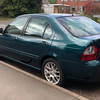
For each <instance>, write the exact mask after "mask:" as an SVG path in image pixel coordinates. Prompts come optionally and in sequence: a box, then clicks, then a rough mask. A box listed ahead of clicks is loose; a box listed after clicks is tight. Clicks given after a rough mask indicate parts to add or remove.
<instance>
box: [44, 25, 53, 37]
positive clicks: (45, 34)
mask: <svg viewBox="0 0 100 100" xmlns="http://www.w3.org/2000/svg"><path fill="white" fill-rule="evenodd" d="M51 35H52V29H51V27H50V25H48V26H47V28H46V30H45V32H44V36H43V38H45V39H50V37H51Z"/></svg>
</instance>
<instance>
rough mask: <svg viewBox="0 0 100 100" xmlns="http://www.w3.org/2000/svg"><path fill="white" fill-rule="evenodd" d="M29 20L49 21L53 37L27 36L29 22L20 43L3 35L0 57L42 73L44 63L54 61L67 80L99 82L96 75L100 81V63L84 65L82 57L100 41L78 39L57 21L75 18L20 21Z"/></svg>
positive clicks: (18, 40)
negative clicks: (47, 60)
mask: <svg viewBox="0 0 100 100" xmlns="http://www.w3.org/2000/svg"><path fill="white" fill-rule="evenodd" d="M25 16H29V17H30V18H31V17H38V18H43V19H45V20H46V21H47V22H48V23H49V25H50V26H51V28H52V31H53V34H52V37H51V38H50V39H44V38H38V37H29V36H24V32H25V29H26V27H27V24H28V22H27V23H26V26H25V27H24V29H23V31H22V34H21V35H20V36H19V35H18V36H16V37H17V38H18V39H17V40H13V39H12V37H13V36H12V35H6V34H2V35H0V53H1V55H2V56H5V57H8V58H9V57H10V58H11V59H14V60H17V61H18V62H20V61H21V63H24V64H26V65H29V66H33V67H34V68H36V69H42V68H41V61H43V58H45V59H46V57H53V58H55V59H57V60H58V62H59V63H60V65H61V68H62V69H63V72H64V73H65V75H66V77H69V78H74V79H79V80H84V81H95V79H94V78H95V73H96V72H97V73H96V75H97V74H98V75H99V77H98V76H97V77H98V78H97V79H96V81H97V80H100V79H99V78H100V74H99V71H100V70H98V69H100V61H99V60H93V61H81V55H82V53H83V52H84V50H85V49H86V48H87V47H88V46H90V45H93V44H96V41H100V40H99V39H95V40H93V39H87V38H82V37H81V38H78V37H75V36H73V35H72V34H71V33H69V32H68V31H67V30H66V29H65V28H64V27H63V26H62V25H61V24H60V23H59V22H58V21H57V19H56V18H57V17H62V16H71V17H72V15H60V14H59V15H56V14H55V15H42V14H36V15H35V14H29V15H22V16H20V17H25ZM18 18H19V17H18ZM90 38H91V36H90ZM42 41H45V42H46V45H43V44H41V43H42ZM96 45H97V44H96ZM98 45H99V44H98ZM99 47H100V46H99ZM92 76H93V77H92Z"/></svg>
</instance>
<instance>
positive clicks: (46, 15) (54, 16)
mask: <svg viewBox="0 0 100 100" xmlns="http://www.w3.org/2000/svg"><path fill="white" fill-rule="evenodd" d="M21 16H40V17H52V18H57V17H64V16H68V17H71V16H78V15H73V14H63V13H62V14H25V15H21ZM21 16H20V17H21Z"/></svg>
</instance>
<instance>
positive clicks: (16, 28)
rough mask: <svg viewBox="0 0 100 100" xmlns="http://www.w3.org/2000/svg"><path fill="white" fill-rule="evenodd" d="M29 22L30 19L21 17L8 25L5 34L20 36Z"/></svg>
mask: <svg viewBox="0 0 100 100" xmlns="http://www.w3.org/2000/svg"><path fill="white" fill-rule="evenodd" d="M27 20H28V17H21V18H17V19H15V20H14V21H13V22H11V23H10V24H9V25H8V27H7V28H6V30H5V33H9V34H20V33H21V31H22V29H23V27H24V25H25V23H26V21H27Z"/></svg>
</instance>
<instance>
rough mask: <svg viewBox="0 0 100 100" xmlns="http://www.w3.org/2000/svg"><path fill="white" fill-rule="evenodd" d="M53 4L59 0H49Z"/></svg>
mask: <svg viewBox="0 0 100 100" xmlns="http://www.w3.org/2000/svg"><path fill="white" fill-rule="evenodd" d="M48 1H49V2H50V3H51V4H55V3H56V2H57V0H48Z"/></svg>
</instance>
